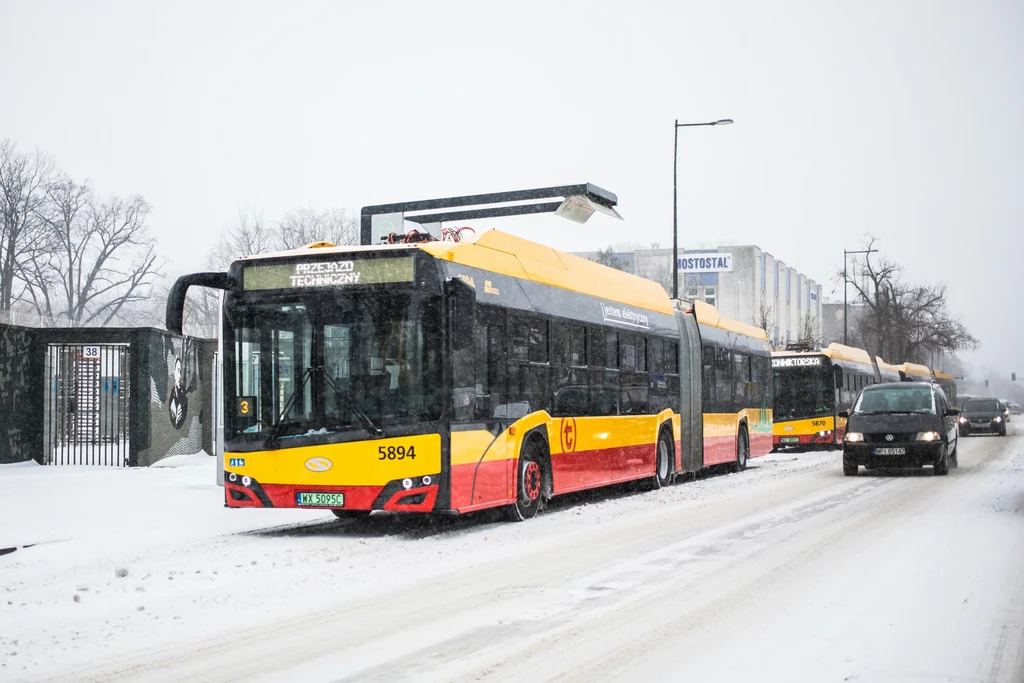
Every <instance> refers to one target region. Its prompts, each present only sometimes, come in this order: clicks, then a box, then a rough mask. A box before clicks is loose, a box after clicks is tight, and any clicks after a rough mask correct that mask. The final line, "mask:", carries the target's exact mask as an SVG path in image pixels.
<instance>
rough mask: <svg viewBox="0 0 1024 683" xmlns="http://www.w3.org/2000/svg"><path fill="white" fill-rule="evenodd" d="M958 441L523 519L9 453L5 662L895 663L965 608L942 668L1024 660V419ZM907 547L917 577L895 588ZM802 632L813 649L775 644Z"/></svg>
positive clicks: (14, 674) (387, 673) (192, 671)
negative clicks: (227, 503)
mask: <svg viewBox="0 0 1024 683" xmlns="http://www.w3.org/2000/svg"><path fill="white" fill-rule="evenodd" d="M964 446H965V447H964V454H963V456H962V459H961V462H962V466H961V468H960V469H959V470H954V471H953V472H952V473H951V475H950V476H949V477H946V478H935V477H932V476H931V475H930V474H926V475H924V476H909V477H907V476H899V477H890V476H885V475H878V474H872V475H862V476H861V477H858V478H855V479H854V478H845V477H843V476H842V474H841V468H840V465H839V455H838V453H835V452H831V453H808V454H799V455H797V454H786V453H781V454H774V455H771V456H768V457H765V458H760V459H757V460H754V461H752V463H751V467H750V469H748V470H747V471H746V472H743V473H740V474H714V475H712V476H707V477H702V478H699V479H697V480H696V481H690V482H685V483H681V484H677V485H675V486H672V487H668V488H666V489H662V490H660V491H656V492H647V493H640V492H637V491H636V490H635V487H629V486H620V487H614V488H611V489H607V490H604V491H602V492H598V493H590V494H573V495H571V496H566V497H564V498H562V499H556V501H554V502H553V503H552V505H551V506H550V507H549V509H548V510H546V511H545V512H544V513H543V514H541V515H540V516H539V517H538V518H536V519H534V520H532V521H530V522H528V523H525V524H509V523H505V522H503V521H500V517H499V516H498V515H497V514H494V513H481V514H478V515H472V516H467V517H465V518H459V519H452V518H442V519H432V518H424V517H409V516H399V515H374V516H373V517H371V518H370V519H368V520H359V521H338V520H336V519H335V518H334V517H333V515H330V514H329V513H325V512H317V511H305V510H302V511H297V510H229V509H225V508H224V507H223V500H222V489H220V488H219V487H218V486H216V484H215V483H214V482H215V466H214V464H213V462H212V459H211V458H209V456H206V455H197V456H181V457H179V458H177V459H175V462H172V463H168V464H171V465H174V466H172V467H162V468H150V469H138V470H123V469H104V468H53V467H48V468H44V467H35V466H25V465H18V466H0V552H3V550H2V549H3V548H12V547H17V548H18V549H17V550H15V551H13V552H9V553H8V554H6V555H3V556H0V680H8V679H11V680H23V679H24V680H37V679H40V678H46V677H48V676H59V677H63V678H64V679H65V680H93V679H96V680H99V679H102V680H110V678H109V676H111V675H113V673H114V672H118V671H119V672H121V673H120V674H119V675H121V676H123V678H124V680H136V679H140V680H181V679H183V678H198V679H202V680H224V679H234V678H249V679H253V678H257V677H259V676H260V675H262V676H264V677H265V678H266V680H284V679H295V678H296V677H299V676H301V677H302V678H303V679H304V680H337V679H340V678H343V677H345V676H352V677H354V678H355V679H363V678H376V677H380V678H382V679H383V678H399V679H402V678H404V679H406V680H461V679H464V678H468V679H476V678H480V677H484V678H493V679H497V680H516V679H519V678H523V677H528V678H532V679H548V678H554V677H556V674H558V675H560V676H562V677H563V678H566V679H574V678H575V679H578V680H587V679H588V678H619V679H631V678H635V675H637V674H639V673H641V672H642V673H643V674H644V675H643V676H641V678H650V679H655V680H656V679H664V680H672V679H673V678H674V676H673V675H672V672H676V673H678V672H679V671H682V670H683V669H679V668H674V667H672V668H668V669H664V668H661V667H662V665H661V664H659V662H665V661H670V660H673V659H674V658H679V657H680V656H681V650H680V648H682V650H685V652H686V656H685V657H682V658H681V660H680V661H684V662H686V670H689V671H691V672H694V673H696V672H701V674H702V675H700V676H697V677H696V678H694V679H693V680H754V679H759V680H787V678H786V676H788V680H843V677H844V676H846V675H854V676H861V678H860V680H877V679H882V680H901V679H900V678H899V677H898V676H897V677H895V678H893V677H892V676H891V675H890V676H889V677H888V678H886V677H885V676H884V675H880V676H877V677H876V678H872V677H871V675H870V674H872V673H874V674H879V672H881V673H882V674H885V673H886V672H889V673H891V672H892V671H899V667H898V662H897V665H893V663H892V660H893V657H892V655H891V653H892V652H893V651H897V652H898V650H893V648H895V647H897V646H898V645H899V643H898V642H896V641H893V640H892V638H893V634H898V635H899V637H900V638H903V639H904V640H905V647H907V648H910V649H911V650H913V652H917V650H918V649H919V648H920V646H921V643H920V640H921V638H923V637H925V635H927V634H930V633H931V631H930V630H929V628H931V627H932V626H934V625H935V624H937V623H941V620H942V619H943V618H945V619H949V618H950V615H953V616H954V617H955V620H954V622H955V627H954V626H950V627H948V628H946V629H945V631H946V632H947V633H949V634H953V635H955V637H956V639H957V641H958V642H959V643H960V644H961V647H960V650H959V651H958V652H957V653H956V656H955V657H954V656H953V655H952V654H949V656H947V657H946V658H945V659H942V658H940V659H939V662H940V663H939V664H938V665H937V668H934V670H933V671H932V673H934V672H941V671H942V667H943V666H946V667H948V668H949V669H950V670H949V673H955V674H956V675H965V674H966V673H972V672H974V671H975V670H976V669H977V667H978V666H981V665H979V664H978V661H983V662H984V666H988V667H989V668H988V670H987V673H988V674H990V676H989V677H987V678H986V676H985V675H977V676H975V677H974V678H966V679H965V680H1000V681H1001V680H1014V679H1012V678H1009V677H1008V675H1007V674H1006V671H1007V670H1008V669H1007V667H1013V666H1016V665H1017V662H1018V661H1020V662H1021V663H1022V664H1024V659H1017V658H1018V655H1019V654H1020V653H1021V652H1022V650H1021V624H1020V619H1019V615H1018V621H1017V622H1016V626H1015V625H1014V623H1013V622H1012V620H1007V619H1005V618H1003V617H1004V616H1005V614H1004V612H1005V610H1006V609H1007V607H1006V606H1014V605H1022V608H1021V611H1020V613H1021V614H1024V588H1022V587H1024V580H1021V579H1020V578H1019V576H1017V575H1014V573H1013V572H1014V571H1016V572H1017V574H1018V575H1019V574H1020V567H1021V566H1024V493H1022V492H1024V448H1022V446H1024V440H1021V439H1018V438H1016V437H1010V438H1008V439H1002V440H999V439H983V438H979V439H971V440H966V441H965V444H964ZM926 513H927V514H926ZM889 519H892V520H899V524H898V525H897V526H896V527H894V528H890V526H889V524H888V520H889ZM1014 534H1016V535H1014ZM916 537H919V538H920V539H921V540H920V542H915V541H914V540H913V539H914V538H916ZM30 544H38V545H33V546H32V547H27V548H26V547H24V546H26V545H30ZM960 548H962V549H963V550H964V552H961V551H960V550H958V549H960ZM862 549H864V550H863V552H864V553H865V555H864V557H863V558H862V557H860V553H861V552H862ZM1018 560H1019V561H1020V563H1018V564H1016V565H1014V564H1013V563H1014V562H1018ZM880 572H882V573H880ZM893 573H902V574H903V575H904V581H905V585H906V586H910V587H913V586H916V588H915V589H914V590H908V591H907V592H906V593H905V594H902V593H900V592H899V590H896V592H895V593H894V594H893V599H891V600H890V599H888V598H887V597H886V595H887V591H893V590H894V588H893V586H892V585H891V582H888V583H887V579H886V578H885V577H891V575H892V574H893ZM936 576H939V577H941V578H942V581H943V582H944V583H945V582H948V586H949V588H950V590H949V591H948V593H947V592H946V591H944V590H936V589H935V587H934V585H933V584H934V581H935V580H936V579H935V577H936ZM900 595H904V598H903V599H900ZM965 598H966V602H961V600H964V599H965ZM748 605H750V607H749V608H748V607H747V606H748ZM755 606H756V607H755ZM894 610H895V611H894ZM899 611H905V612H906V613H907V615H904V616H900V612H899ZM876 612H879V613H880V614H878V615H876ZM908 615H909V616H908ZM876 616H877V618H876ZM907 619H911V620H912V621H916V620H922V624H923V626H922V629H923V631H924V632H925V633H922V634H921V637H919V638H916V639H915V638H909V637H907V634H906V633H905V631H906V629H907ZM876 622H877V623H876ZM882 622H886V623H888V624H889V625H888V626H886V624H885V623H882ZM695 624H696V626H695ZM655 627H657V629H658V633H671V634H672V638H671V639H670V642H669V643H668V644H666V642H662V641H661V640H660V636H657V637H656V636H655V635H652V630H653V629H654V628H655ZM851 629H856V631H855V632H851ZM886 629H889V630H888V631H886ZM893 629H895V630H893ZM912 630H913V629H911V631H912ZM932 630H934V629H932ZM887 633H888V635H886V634H887ZM950 637H952V636H950ZM637 638H639V639H640V640H641V641H642V643H641V644H640V645H638V644H637V643H635V642H634V641H635V640H636V639H637ZM793 638H797V639H801V641H802V642H805V643H807V645H808V646H809V647H810V648H811V650H810V651H808V652H807V653H806V654H807V657H806V661H804V662H802V663H803V664H804V665H805V668H804V669H801V668H800V667H796V668H792V667H791V668H790V670H786V669H785V667H778V666H776V667H775V668H772V667H766V666H765V661H768V662H772V657H773V653H779V652H782V651H786V650H787V648H788V649H792V648H793V646H794V641H793V640H792V639H793ZM823 638H824V639H825V640H824V642H823V640H822V639H823ZM648 639H650V642H647V640H648ZM733 640H735V643H733ZM948 641H949V638H945V639H944V640H940V642H939V643H938V644H939V645H941V646H943V647H946V649H949V648H948ZM851 643H853V644H856V645H857V647H851ZM497 644H500V646H501V647H500V648H497V649H496V646H497ZM736 652H746V653H754V655H755V656H753V657H752V658H749V657H748V658H747V659H742V658H740V659H737V658H735V657H734V656H733V653H736ZM652 653H656V655H657V656H656V657H652V656H651V654H652ZM896 659H898V657H897V658H896ZM1004 660H1005V661H1004ZM878 662H881V663H882V665H884V666H882V668H878V667H876V668H874V669H872V666H873V664H874V663H878ZM995 662H1004V663H1003V664H999V665H998V666H997V665H996V664H995ZM1006 662H1008V664H1007V663H1006ZM595 663H600V666H598V664H595ZM775 663H776V664H777V663H778V662H775ZM570 665H572V667H573V668H571V669H570V668H569V667H570ZM893 666H895V668H893ZM885 667H889V668H885ZM919 669H920V667H919ZM920 670H921V671H925V672H926V673H927V671H926V670H925V669H920ZM800 671H805V673H810V672H814V673H816V674H821V675H824V676H827V678H820V677H819V678H808V677H806V676H804V677H803V678H801V677H800V676H799V675H797V674H799V673H800ZM908 671H910V670H908ZM572 672H575V673H574V674H573V673H572ZM758 672H760V673H761V674H762V675H761V676H758ZM766 672H768V673H771V675H764V674H766ZM993 672H994V673H993ZM731 673H735V674H736V677H733V676H731V675H730V674H731ZM911 673H912V672H911ZM983 673H985V672H983ZM741 674H742V676H743V677H742V678H741V677H739V676H740V675H741ZM784 674H785V675H784ZM908 675H909V674H908ZM929 675H931V674H929ZM750 676H753V678H750ZM851 680H852V679H851ZM936 680H945V678H941V679H936Z"/></svg>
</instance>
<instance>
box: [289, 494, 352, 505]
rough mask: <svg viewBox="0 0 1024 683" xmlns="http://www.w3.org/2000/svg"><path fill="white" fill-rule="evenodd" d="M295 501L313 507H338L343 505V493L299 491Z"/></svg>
mask: <svg viewBox="0 0 1024 683" xmlns="http://www.w3.org/2000/svg"><path fill="white" fill-rule="evenodd" d="M297 498H298V500H297V501H296V502H297V503H298V504H299V505H312V506H314V507H331V508H340V507H342V506H343V505H345V494H344V493H300V494H298V496H297Z"/></svg>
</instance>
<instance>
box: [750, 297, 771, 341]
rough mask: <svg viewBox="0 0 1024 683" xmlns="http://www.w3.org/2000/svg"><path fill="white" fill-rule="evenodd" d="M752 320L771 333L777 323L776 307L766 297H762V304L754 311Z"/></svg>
mask: <svg viewBox="0 0 1024 683" xmlns="http://www.w3.org/2000/svg"><path fill="white" fill-rule="evenodd" d="M752 322H753V323H754V324H755V325H757V326H758V327H760V328H761V329H762V330H764V331H765V332H767V333H769V334H770V333H771V329H772V327H774V323H775V307H774V306H771V305H770V304H769V303H768V300H767V299H766V298H765V297H761V305H760V306H759V307H758V309H757V311H756V312H755V313H754V319H753V321H752Z"/></svg>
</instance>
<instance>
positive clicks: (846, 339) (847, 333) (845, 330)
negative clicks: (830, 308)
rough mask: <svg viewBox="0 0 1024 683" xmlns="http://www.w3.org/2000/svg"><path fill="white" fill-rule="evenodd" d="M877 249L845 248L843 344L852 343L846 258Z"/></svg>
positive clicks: (871, 252)
mask: <svg viewBox="0 0 1024 683" xmlns="http://www.w3.org/2000/svg"><path fill="white" fill-rule="evenodd" d="M876 251H878V250H877V249H856V250H853V251H851V250H849V249H843V344H844V345H845V346H849V345H850V343H849V336H850V328H849V325H848V323H847V315H846V313H847V309H848V308H849V304H847V301H846V283H847V282H849V280H848V279H847V277H846V259H847V257H848V256H849V255H850V254H873V253H875V252H876Z"/></svg>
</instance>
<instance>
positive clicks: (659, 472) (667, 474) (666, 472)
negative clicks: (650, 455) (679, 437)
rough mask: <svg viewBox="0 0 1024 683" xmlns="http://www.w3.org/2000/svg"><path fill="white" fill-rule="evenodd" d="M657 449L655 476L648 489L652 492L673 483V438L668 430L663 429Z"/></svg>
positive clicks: (649, 480) (649, 482)
mask: <svg viewBox="0 0 1024 683" xmlns="http://www.w3.org/2000/svg"><path fill="white" fill-rule="evenodd" d="M657 449H658V450H657V451H656V453H655V456H654V457H655V461H654V476H653V477H651V478H650V479H648V480H647V481H648V484H647V489H648V490H650V491H657V490H658V489H660V488H662V487H663V486H668V485H669V484H671V483H672V437H671V436H669V431H668V430H667V429H662V430H661V433H660V434H658V445H657Z"/></svg>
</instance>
